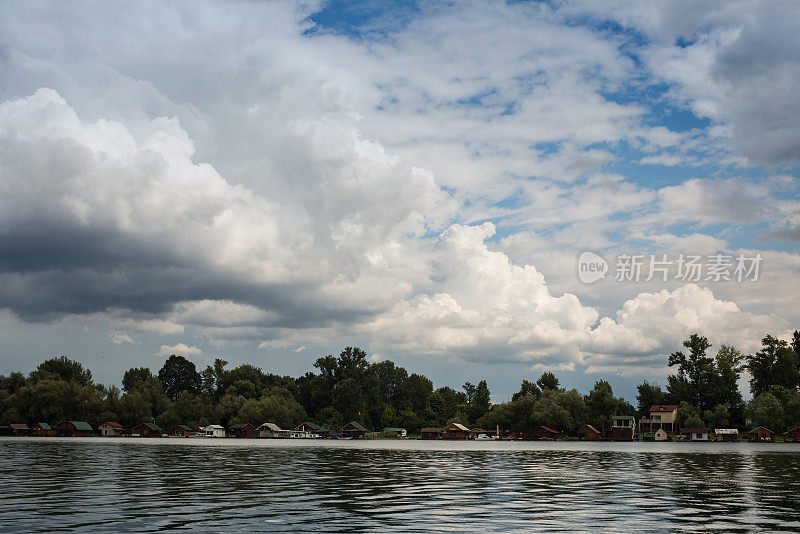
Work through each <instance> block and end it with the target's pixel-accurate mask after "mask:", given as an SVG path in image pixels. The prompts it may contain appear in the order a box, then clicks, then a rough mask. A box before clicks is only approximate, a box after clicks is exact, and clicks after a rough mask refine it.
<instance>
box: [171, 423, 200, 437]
mask: <svg viewBox="0 0 800 534" xmlns="http://www.w3.org/2000/svg"><path fill="white" fill-rule="evenodd" d="M194 433H195V432H194V430H193V429H192V427H190V426H189V425H175V426H174V427H172V430H170V431H169V435H170V436H176V437H180V438H188V437H189V436H191V435H192V434H194Z"/></svg>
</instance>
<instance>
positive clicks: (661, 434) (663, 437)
mask: <svg viewBox="0 0 800 534" xmlns="http://www.w3.org/2000/svg"><path fill="white" fill-rule="evenodd" d="M668 438H669V436H667V431H666V430H664V429H663V428H659V429H658V430H656V431H655V433H654V434H653V440H654V441H667V439H668Z"/></svg>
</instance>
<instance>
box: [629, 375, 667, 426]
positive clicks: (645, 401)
mask: <svg viewBox="0 0 800 534" xmlns="http://www.w3.org/2000/svg"><path fill="white" fill-rule="evenodd" d="M636 391H637V394H636V407H637V410H636V413H637V414H638V415H639V417H647V416H648V415H649V414H650V407H651V406H653V405H655V404H664V392H663V391H662V390H661V386H659V385H657V384H651V383H650V382H648V381H647V380H645V381H644V382H642V383H641V384H639V385H638V386H636Z"/></svg>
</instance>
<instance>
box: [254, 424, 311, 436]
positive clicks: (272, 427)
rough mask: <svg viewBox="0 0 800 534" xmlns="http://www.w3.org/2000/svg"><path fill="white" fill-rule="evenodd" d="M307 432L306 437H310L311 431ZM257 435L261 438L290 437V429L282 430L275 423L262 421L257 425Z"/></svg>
mask: <svg viewBox="0 0 800 534" xmlns="http://www.w3.org/2000/svg"><path fill="white" fill-rule="evenodd" d="M297 432H303V433H304V432H305V431H303V430H298V431H297ZM308 434H309V435H308V437H311V433H310V432H309V433H308ZM258 435H259V437H262V438H290V437H292V431H291V430H284V429H282V428H281V427H279V426H278V425H276V424H275V423H264V424H263V425H261V426H260V427H258ZM303 437H305V436H303Z"/></svg>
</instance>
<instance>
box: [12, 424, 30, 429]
mask: <svg viewBox="0 0 800 534" xmlns="http://www.w3.org/2000/svg"><path fill="white" fill-rule="evenodd" d="M11 428H13V429H14V430H30V428H28V425H26V424H25V423H11Z"/></svg>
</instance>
